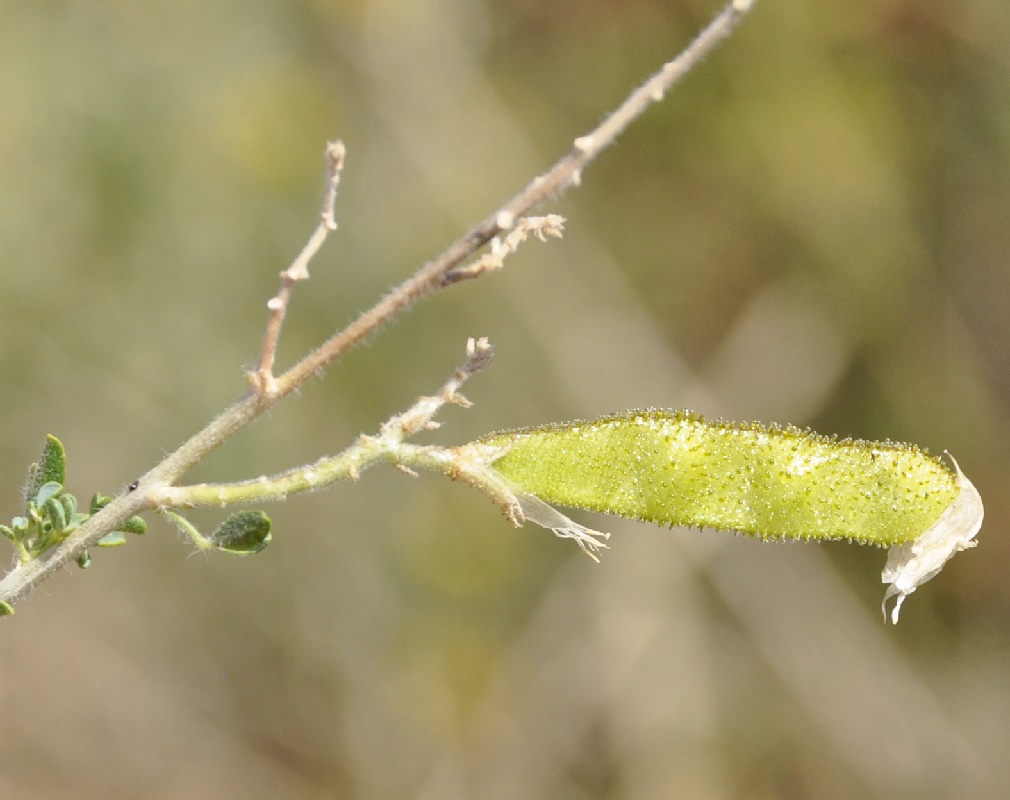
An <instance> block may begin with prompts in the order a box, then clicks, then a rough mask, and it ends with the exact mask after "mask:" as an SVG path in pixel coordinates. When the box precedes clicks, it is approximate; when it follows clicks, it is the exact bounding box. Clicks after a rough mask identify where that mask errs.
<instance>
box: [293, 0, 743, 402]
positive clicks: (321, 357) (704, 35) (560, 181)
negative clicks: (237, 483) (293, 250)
mask: <svg viewBox="0 0 1010 800" xmlns="http://www.w3.org/2000/svg"><path fill="white" fill-rule="evenodd" d="M753 5H754V0H733V2H731V3H730V4H729V5H727V6H726V7H725V8H724V9H723V10H722V12H721V13H720V14H719V15H718V16H717V17H716V18H715V19H714V20H713V21H712V22H711V23H710V24H709V26H708V27H707V28H705V29H704V30H703V31H702V32H701V33H700V34H698V36H697V37H696V38H695V39H694V41H693V42H691V44H689V45H688V46H687V47H686V48H685V49H684V50H683V51H682V52H681V53H680V55H678V56H677V57H676V58H675V59H673V60H672V61H669V62H667V63H666V64H664V65H663V67H662V68H661V69H660V70H659V71H658V72H656V73H655V74H654V75H653V76H652V77H651V78H649V79H648V80H647V81H646V82H645V83H643V84H642V85H641V86H639V87H638V88H637V89H635V90H634V91H633V92H632V93H631V94H630V95H628V97H627V99H626V100H625V101H624V102H623V103H621V105H620V106H619V107H618V108H617V109H616V110H615V111H613V112H612V113H611V114H610V115H609V116H608V117H607V118H606V119H604V120H603V122H602V123H600V125H598V126H597V127H596V129H595V130H593V131H592V132H590V133H588V134H586V135H585V136H580V137H578V138H577V139H575V142H574V146H573V147H572V149H571V150H570V151H569V152H568V153H567V154H566V155H564V156H563V157H562V158H561V159H559V160H558V161H557V163H555V164H554V166H553V167H551V168H550V169H549V170H548V171H547V172H545V173H544V174H543V175H538V176H537V177H536V178H534V179H533V180H532V181H531V182H530V183H529V185H527V187H526V188H525V189H523V190H522V191H521V192H520V193H519V194H517V195H516V196H515V197H513V198H512V199H511V200H509V201H507V202H506V203H504V204H503V205H502V206H501V207H500V208H499V209H498V210H497V211H495V212H494V213H493V214H491V215H490V216H489V217H487V218H486V219H485V220H484V221H483V222H481V223H480V224H479V225H478V226H477V227H476V228H474V229H473V230H471V231H470V232H469V233H468V234H466V236H464V237H463V238H461V239H459V240H457V241H456V242H455V243H454V244H452V245H451V246H450V247H449V248H448V249H447V250H445V251H444V252H443V253H442V254H441V255H439V256H438V257H436V258H435V259H433V260H432V261H429V262H428V263H427V264H426V265H425V266H423V267H422V268H421V269H420V270H418V271H417V272H416V273H414V274H413V275H412V276H411V277H410V278H408V279H407V280H405V281H404V282H403V283H401V284H400V285H399V286H398V287H396V288H395V289H394V290H393V291H392V292H390V293H389V294H388V295H386V296H385V297H384V298H383V299H382V300H381V301H379V302H378V303H377V304H376V305H374V306H373V307H372V308H371V309H369V310H368V311H366V312H364V313H363V314H362V315H361V316H359V317H358V318H357V319H356V320H355V321H354V322H352V323H351V324H350V325H348V326H347V327H346V328H344V329H343V330H342V331H340V332H339V333H337V334H336V335H335V336H333V337H332V338H331V339H329V340H328V341H327V342H326V343H324V344H323V345H322V346H321V347H320V348H319V349H318V350H315V351H313V352H312V353H310V354H309V355H307V356H306V357H305V358H303V359H302V360H301V361H299V362H298V363H297V364H295V366H293V367H292V368H291V369H289V370H288V371H287V372H285V373H284V374H283V375H281V376H280V377H279V378H278V379H277V394H278V396H283V395H285V394H287V393H288V392H291V391H294V390H295V389H296V388H297V387H299V386H301V385H302V384H303V383H304V382H305V381H306V380H308V379H309V378H310V377H312V376H313V375H316V374H318V373H319V372H321V371H322V370H323V369H325V368H326V367H327V366H328V365H329V364H331V363H332V362H333V361H335V360H336V359H338V358H340V357H341V356H342V355H344V353H346V352H347V351H348V350H350V349H351V348H352V347H354V346H355V345H357V344H359V343H360V342H361V341H362V340H363V339H366V338H367V337H368V336H369V335H370V334H372V333H373V332H375V331H376V330H378V329H379V328H381V327H382V326H383V325H384V324H385V323H387V322H388V321H389V320H391V319H392V318H393V317H395V316H397V315H398V314H400V313H401V312H403V311H404V310H405V309H407V308H409V307H410V306H412V305H414V303H416V302H417V301H418V300H421V299H423V298H425V297H427V296H428V295H429V294H431V293H432V292H435V291H437V290H438V289H441V288H444V287H445V286H446V285H449V284H446V282H445V280H444V279H445V276H446V275H447V274H448V273H449V272H451V271H452V270H453V269H455V268H456V267H457V266H458V265H459V264H461V263H462V262H463V261H465V260H466V259H467V258H469V257H470V256H471V255H473V253H474V252H475V251H476V250H478V249H479V248H480V247H483V246H484V245H485V244H487V243H488V242H489V241H490V240H491V239H492V238H493V237H495V236H497V235H498V234H499V233H501V232H502V231H506V230H508V229H510V228H511V227H512V225H513V224H514V222H515V220H516V219H517V218H518V217H521V216H523V215H525V214H528V213H529V212H530V211H531V210H532V209H534V208H535V207H536V206H538V205H539V204H540V203H542V202H543V201H544V200H546V199H547V198H548V197H551V196H553V195H555V194H556V193H558V192H560V191H562V190H563V189H565V188H567V187H568V186H578V185H579V184H580V182H581V176H582V170H583V169H584V168H585V167H586V165H587V164H589V162H590V161H592V160H593V159H594V158H596V156H598V155H599V154H600V153H601V152H602V151H603V150H605V149H606V148H607V147H609V146H610V145H611V144H612V143H613V142H614V140H615V139H616V138H617V136H618V135H620V134H621V132H623V131H624V130H625V129H626V128H627V127H628V126H629V125H630V124H631V123H632V122H634V121H635V120H636V119H638V117H640V116H641V115H642V113H643V112H644V111H645V110H646V109H647V108H648V107H649V106H650V105H652V104H653V103H658V102H659V101H660V100H662V99H663V98H664V96H665V95H666V93H667V92H668V91H669V90H670V88H672V87H673V85H674V84H676V83H677V82H678V81H680V80H681V78H683V77H684V76H685V75H687V74H688V73H689V72H690V71H691V70H692V69H693V68H694V67H695V66H696V65H697V64H698V63H699V62H700V61H701V60H702V59H703V58H705V56H707V55H708V54H709V53H710V52H712V50H714V49H715V47H716V46H717V45H718V44H719V43H720V42H722V41H723V39H725V38H726V37H727V36H729V35H730V34H731V33H732V32H733V30H734V29H735V28H736V26H737V25H738V24H739V22H740V20H741V19H742V18H743V16H744V15H745V14H746V13H747V12H748V11H750V9H751V8H752V7H753Z"/></svg>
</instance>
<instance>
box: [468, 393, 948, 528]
mask: <svg viewBox="0 0 1010 800" xmlns="http://www.w3.org/2000/svg"><path fill="white" fill-rule="evenodd" d="M481 441H482V442H483V443H485V444H490V445H502V444H507V445H508V446H509V449H508V451H507V452H506V453H505V455H503V456H502V457H501V458H499V459H498V460H497V461H495V462H494V468H495V469H496V470H497V471H498V472H499V473H501V474H502V475H503V476H504V477H505V478H506V480H508V481H509V482H510V483H511V484H513V485H514V486H516V487H518V488H519V489H521V490H522V491H524V492H529V493H530V494H535V495H536V496H538V497H540V498H541V499H542V500H546V501H548V502H552V503H558V504H560V505H564V506H571V507H575V508H587V509H591V510H593V511H603V512H605V513H608V514H617V515H620V516H623V517H631V518H634V519H641V520H646V521H649V522H657V523H660V524H662V525H692V526H697V527H706V528H717V529H720V530H730V531H739V532H740V533H746V534H750V535H752V536H758V537H761V538H763V539H851V540H853V541H857V542H866V543H871V544H877V545H881V546H885V547H886V546H890V545H893V544H901V543H903V542H908V541H911V540H913V539H915V537H916V536H918V535H919V534H920V533H922V532H923V531H925V530H926V529H927V528H929V527H930V525H932V524H933V523H934V522H936V520H937V519H939V517H940V515H941V514H942V513H943V511H944V509H946V508H947V507H949V506H950V505H951V503H953V502H954V498H956V497H957V494H958V491H959V490H958V484H957V476H956V474H955V473H954V472H953V470H951V469H949V468H948V467H947V466H946V465H944V464H943V462H941V461H940V460H939V459H937V458H934V457H933V456H930V455H928V454H926V453H925V452H923V451H922V450H920V449H918V448H917V447H914V446H912V445H906V444H895V443H893V442H864V441H856V440H849V439H845V440H838V439H833V438H829V437H825V436H819V435H817V434H815V433H811V432H810V431H803V430H799V429H798V428H792V427H784V428H780V427H764V426H761V425H757V424H746V423H745V424H734V423H726V422H709V421H707V420H705V419H704V418H703V417H702V416H700V415H698V414H693V413H690V412H682V411H679V412H678V411H655V410H653V411H641V412H634V411H632V412H626V413H622V414H616V415H614V416H610V417H602V418H600V419H596V420H592V421H588V422H574V423H566V424H562V425H548V426H544V427H539V428H528V429H523V430H517V431H510V432H506V433H501V434H494V435H492V436H489V437H486V438H485V439H483V440H481Z"/></svg>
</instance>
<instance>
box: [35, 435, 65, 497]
mask: <svg viewBox="0 0 1010 800" xmlns="http://www.w3.org/2000/svg"><path fill="white" fill-rule="evenodd" d="M66 473H67V455H66V452H65V451H64V450H63V442H61V441H60V440H59V439H57V438H56V437H55V436H53V435H52V434H51V433H50V434H49V435H48V436H46V446H45V447H44V448H43V450H42V458H41V459H39V461H38V463H36V464H32V465H31V467H29V468H28V485H27V487H25V489H26V491H25V496H26V497H28V498H32V497H35V496H36V495H37V494H38V492H39V489H41V488H42V487H43V486H44V485H45V484H47V483H58V484H60V485H61V486H62V485H63V484H64V483H66V478H67V475H66Z"/></svg>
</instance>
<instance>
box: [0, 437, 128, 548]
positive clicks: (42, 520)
mask: <svg viewBox="0 0 1010 800" xmlns="http://www.w3.org/2000/svg"><path fill="white" fill-rule="evenodd" d="M66 471H67V457H66V452H65V451H64V449H63V443H62V442H60V440H59V439H57V438H56V437H55V436H53V435H52V434H50V435H49V436H47V437H46V446H45V448H44V449H43V451H42V457H41V458H40V459H39V461H38V462H37V463H35V464H32V465H31V466H30V467H29V468H28V479H27V481H26V483H25V487H24V498H25V513H24V516H17V517H14V519H12V520H11V524H10V525H0V533H2V534H3V535H4V536H5V537H7V538H8V539H10V540H11V542H13V543H14V547H15V548H16V549H17V554H18V561H19V562H20V563H22V564H25V563H27V562H29V561H32V560H34V559H36V558H38V557H39V556H40V555H42V554H43V553H45V552H46V551H47V550H49V548H51V547H53V546H54V545H57V544H59V543H60V542H62V541H63V540H64V539H66V538H67V536H69V535H70V534H71V533H73V532H74V531H75V530H76V529H77V528H79V527H80V526H81V525H82V524H83V523H84V522H85V521H86V520H87V519H88V518H89V517H91V515H92V514H96V513H97V512H98V511H100V510H101V509H102V508H104V507H105V506H106V505H107V504H108V503H110V502H112V499H111V498H109V497H106V496H105V495H102V494H97V493H96V494H95V495H94V496H93V497H92V498H91V502H90V504H89V506H88V512H87V513H84V512H82V511H79V510H78V505H77V498H76V497H74V496H73V495H72V494H70V493H69V492H67V491H66V490H65V489H64V483H65V482H66ZM146 530H147V524H146V523H145V522H144V520H143V519H141V518H140V517H131V518H130V519H128V520H127V521H126V522H125V523H123V526H122V528H121V529H120V530H117V531H112V532H111V533H109V534H107V535H106V536H104V537H103V538H102V539H100V540H99V542H98V546H99V547H116V546H118V545H121V544H123V543H125V542H126V534H127V533H134V534H142V533H144V532H145V531H146ZM90 561H91V559H90V556H89V555H88V553H87V552H84V553H82V554H81V556H80V557H79V558H78V559H77V563H78V564H79V565H80V566H81V567H87V566H88V564H89V563H90Z"/></svg>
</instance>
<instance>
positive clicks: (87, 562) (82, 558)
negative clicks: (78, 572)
mask: <svg viewBox="0 0 1010 800" xmlns="http://www.w3.org/2000/svg"><path fill="white" fill-rule="evenodd" d="M77 566H79V567H80V568H81V569H87V568H88V567H90V566H91V553H89V552H88V551H87V550H85V551H84V552H83V553H81V554H80V555H79V556H77Z"/></svg>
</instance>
